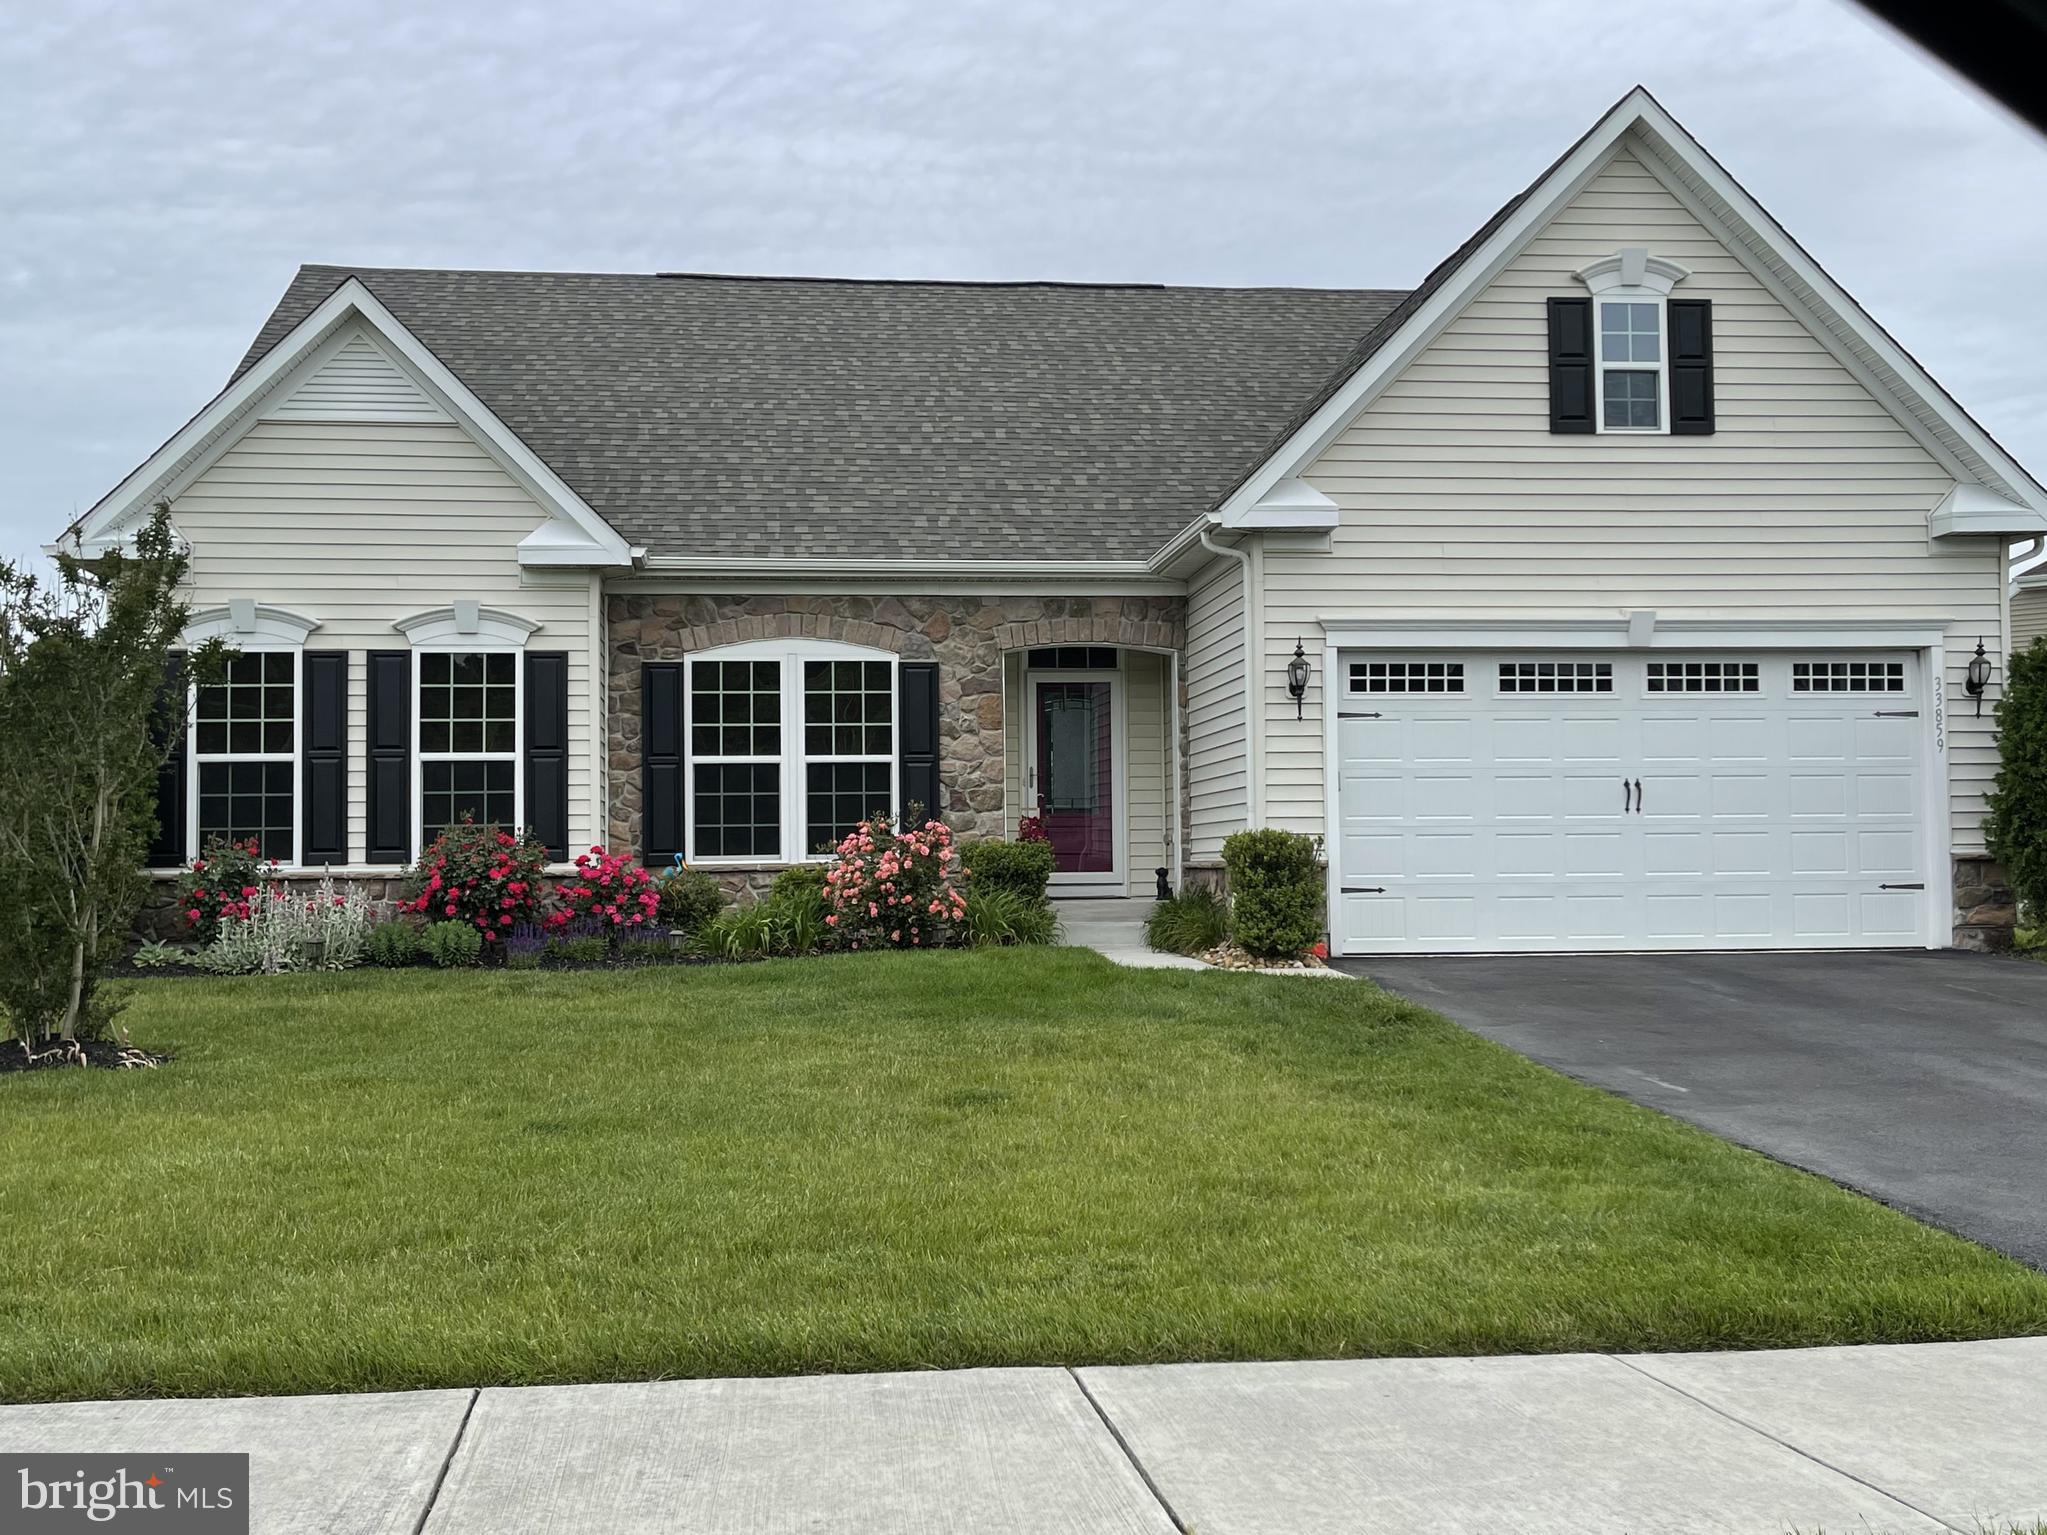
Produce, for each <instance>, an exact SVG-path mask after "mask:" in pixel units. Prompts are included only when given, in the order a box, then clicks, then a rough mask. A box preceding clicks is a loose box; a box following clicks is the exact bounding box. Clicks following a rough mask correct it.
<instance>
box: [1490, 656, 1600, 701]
mask: <svg viewBox="0 0 2047 1535" xmlns="http://www.w3.org/2000/svg"><path fill="white" fill-rule="evenodd" d="M1500 691H1501V692H1502V693H1611V692H1612V691H1613V663H1612V662H1611V661H1502V662H1501V663H1500Z"/></svg>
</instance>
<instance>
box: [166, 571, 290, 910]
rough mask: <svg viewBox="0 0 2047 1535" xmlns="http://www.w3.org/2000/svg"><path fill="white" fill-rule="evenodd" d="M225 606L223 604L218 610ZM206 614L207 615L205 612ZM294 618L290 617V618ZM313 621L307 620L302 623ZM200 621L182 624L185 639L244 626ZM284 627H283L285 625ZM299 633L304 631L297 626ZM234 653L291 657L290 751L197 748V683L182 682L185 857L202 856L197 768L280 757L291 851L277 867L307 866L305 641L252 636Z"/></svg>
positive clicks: (198, 640) (226, 634)
mask: <svg viewBox="0 0 2047 1535" xmlns="http://www.w3.org/2000/svg"><path fill="white" fill-rule="evenodd" d="M219 611H220V612H222V613H224V612H226V610H225V609H221V610H219ZM206 617H208V618H211V617H213V615H211V614H209V615H206ZM295 621H296V620H295ZM312 627H315V626H314V625H310V624H309V625H307V629H311V628H312ZM206 628H207V626H205V625H193V624H188V625H187V626H186V628H185V643H186V644H187V645H197V644H203V643H205V641H207V640H209V639H227V640H230V641H232V640H234V639H235V638H236V637H237V636H238V635H239V634H241V633H243V632H245V631H242V630H238V629H235V628H233V627H228V628H221V629H211V630H210V632H202V630H204V629H206ZM287 632H288V631H287ZM301 632H302V633H303V632H304V631H301ZM235 649H236V652H237V655H236V657H235V659H239V658H240V657H241V656H260V655H288V656H290V657H291V752H290V754H289V757H287V755H286V754H285V753H283V752H208V753H205V754H204V755H202V754H201V753H200V751H199V686H198V684H197V683H191V684H188V685H187V686H186V688H185V847H186V850H187V851H186V859H185V861H186V863H187V864H188V865H189V864H190V863H191V862H192V860H194V859H197V858H203V857H204V856H205V849H204V848H203V847H202V846H201V845H200V833H199V799H200V794H199V769H200V768H201V766H203V765H205V764H207V763H216V762H284V761H287V760H288V761H290V763H291V857H290V858H280V859H279V860H278V861H277V867H278V868H280V869H289V870H298V869H303V868H306V867H307V864H306V861H305V853H306V848H305V841H306V805H305V788H306V780H305V772H304V762H303V756H304V752H305V722H306V686H305V684H306V664H305V647H304V646H303V645H302V644H299V643H298V642H296V641H279V640H269V641H260V640H259V641H256V642H253V643H247V644H237V645H236V646H235Z"/></svg>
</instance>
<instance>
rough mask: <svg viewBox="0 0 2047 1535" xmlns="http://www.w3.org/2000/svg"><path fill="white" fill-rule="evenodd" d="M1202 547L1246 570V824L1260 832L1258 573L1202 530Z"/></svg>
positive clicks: (1262, 803)
mask: <svg viewBox="0 0 2047 1535" xmlns="http://www.w3.org/2000/svg"><path fill="white" fill-rule="evenodd" d="M1201 547H1202V548H1204V549H1206V550H1207V551H1208V552H1209V553H1210V554H1222V555H1228V556H1229V557H1230V558H1231V559H1233V560H1235V561H1237V563H1238V564H1240V565H1242V566H1243V567H1244V775H1245V776H1244V824H1245V826H1246V827H1248V828H1249V829H1251V830H1253V831H1256V830H1257V829H1258V828H1259V827H1261V826H1263V825H1264V824H1265V729H1264V721H1263V720H1261V719H1260V718H1259V711H1258V656H1259V655H1260V653H1261V650H1262V645H1261V642H1260V637H1259V634H1258V609H1257V604H1256V603H1255V602H1254V601H1253V598H1254V597H1255V596H1256V592H1255V586H1256V580H1255V572H1254V570H1253V568H1252V564H1251V556H1250V554H1249V553H1248V552H1246V551H1245V550H1242V549H1238V548H1234V547H1232V546H1231V545H1228V544H1219V543H1217V542H1216V541H1215V540H1214V539H1213V538H1212V537H1210V536H1209V531H1208V528H1207V527H1206V526H1204V527H1203V528H1202V530H1201Z"/></svg>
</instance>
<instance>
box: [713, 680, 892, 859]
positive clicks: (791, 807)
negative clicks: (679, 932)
mask: <svg viewBox="0 0 2047 1535" xmlns="http://www.w3.org/2000/svg"><path fill="white" fill-rule="evenodd" d="M699 661H705V662H718V661H775V662H779V663H780V665H781V689H782V695H781V696H782V711H781V712H782V750H781V754H780V756H779V757H778V758H773V759H771V758H767V757H731V756H727V755H725V754H724V753H722V752H716V753H708V754H706V755H704V756H701V757H700V756H699V755H698V754H697V752H696V749H695V739H694V736H695V728H696V685H695V684H696V671H695V668H696V664H697V663H698V662H699ZM805 661H883V662H886V663H887V664H888V668H889V727H888V748H889V749H888V759H887V760H888V793H889V807H890V809H891V810H894V809H895V808H897V807H898V806H899V805H900V804H901V803H902V793H903V784H902V729H903V719H902V714H903V710H902V686H901V684H902V675H901V665H902V657H901V656H899V655H897V654H896V653H895V652H894V651H892V650H877V649H874V648H872V647H870V646H866V645H848V644H844V643H842V642H840V641H837V640H807V639H787V640H746V641H743V642H741V643H739V644H737V645H719V646H714V647H713V648H711V649H709V650H694V651H691V652H690V653H689V654H688V655H687V656H685V657H684V658H683V673H682V742H683V751H682V762H683V774H682V846H683V850H684V851H683V858H684V861H685V862H687V863H688V864H689V865H690V866H691V867H692V868H709V869H720V868H788V867H791V866H792V865H795V864H804V863H823V862H826V861H828V859H829V857H830V855H829V854H821V853H810V852H803V851H792V850H800V849H802V848H803V847H804V845H805V843H806V841H807V840H808V830H809V828H808V819H809V806H808V794H807V774H806V772H805V769H806V768H807V767H808V766H809V763H810V760H811V759H810V757H809V755H808V753H807V752H805V750H804V746H803V734H802V732H803V665H802V663H803V662H805ZM771 760H773V761H777V762H778V763H779V765H780V767H781V795H782V799H781V804H782V822H781V834H782V838H781V846H780V849H779V850H778V851H777V852H776V853H775V854H774V855H773V856H772V857H770V856H767V855H764V854H753V855H748V856H736V857H730V856H728V857H709V856H706V857H698V856H697V854H696V851H695V849H696V840H697V772H696V770H697V764H698V763H699V762H702V763H705V764H715V763H720V762H729V763H743V762H763V763H764V762H768V761H771ZM817 760H818V761H820V762H879V761H881V760H882V759H881V758H879V757H875V756H868V755H863V756H857V757H838V756H824V757H819V758H818V759H817Z"/></svg>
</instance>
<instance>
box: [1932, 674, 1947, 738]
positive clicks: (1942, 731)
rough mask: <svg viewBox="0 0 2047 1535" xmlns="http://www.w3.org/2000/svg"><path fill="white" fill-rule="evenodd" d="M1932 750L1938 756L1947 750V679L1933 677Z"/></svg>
mask: <svg viewBox="0 0 2047 1535" xmlns="http://www.w3.org/2000/svg"><path fill="white" fill-rule="evenodd" d="M1933 750H1934V754H1935V755H1936V756H1938V755H1939V754H1940V753H1942V752H1945V751H1946V750H1947V679H1946V678H1945V677H1936V678H1934V679H1933Z"/></svg>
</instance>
